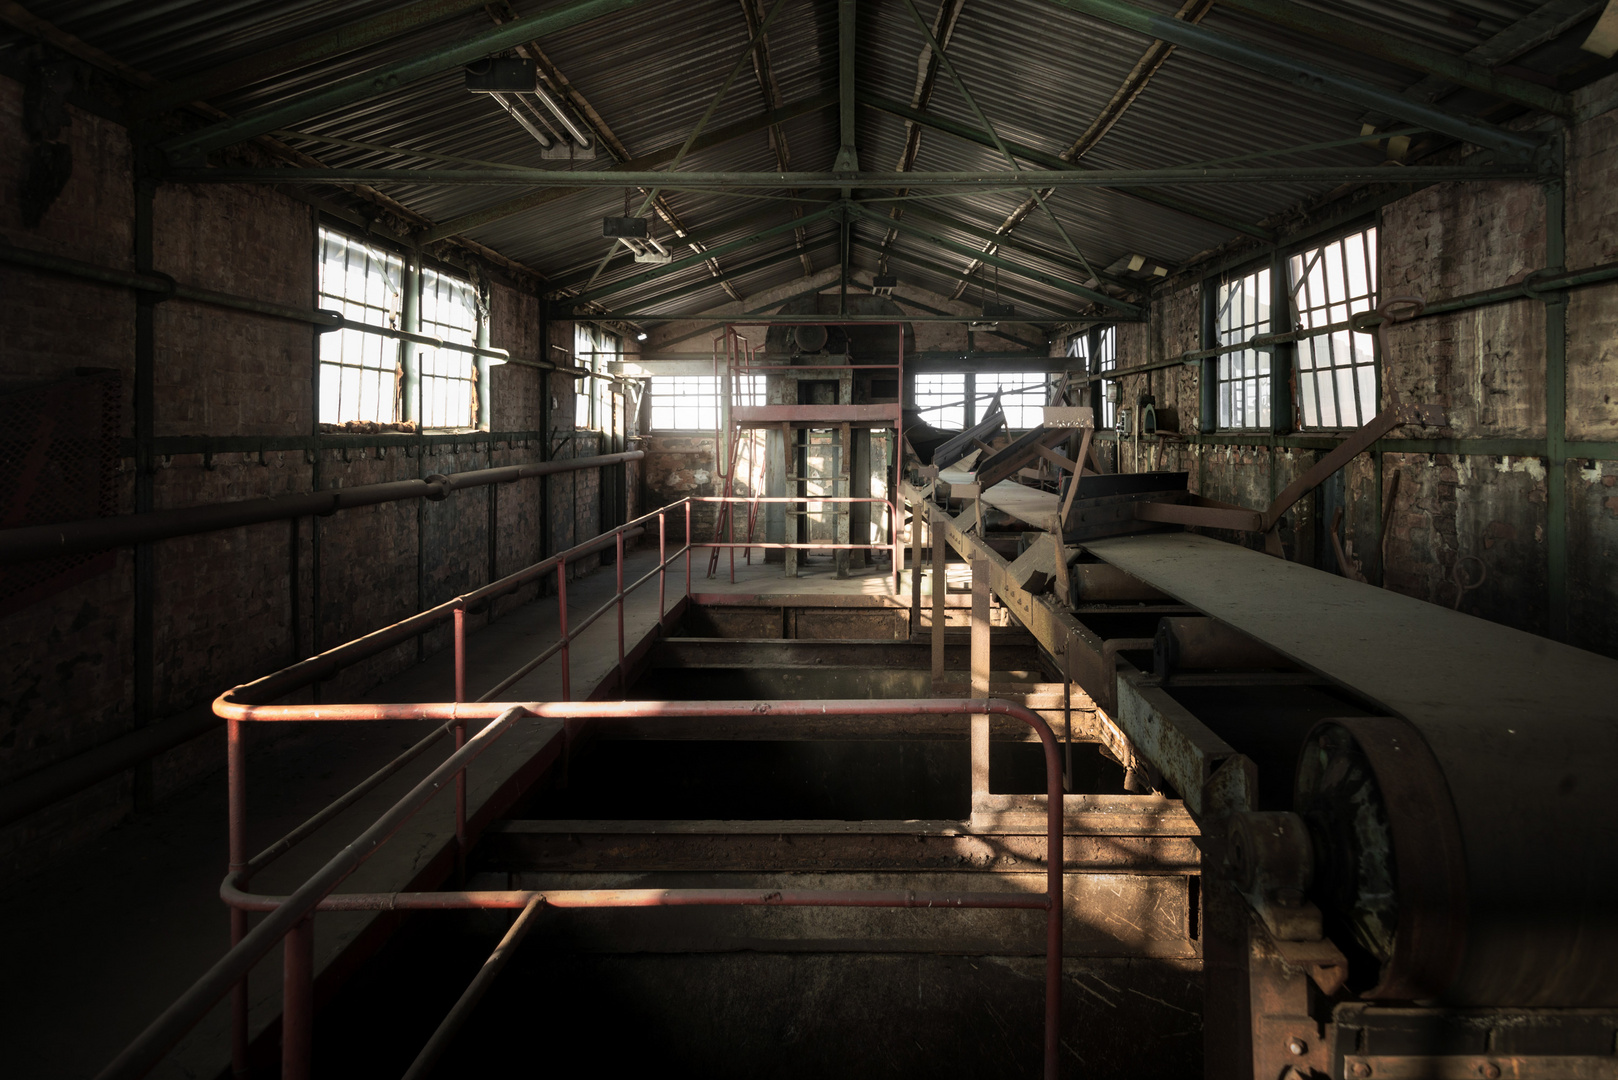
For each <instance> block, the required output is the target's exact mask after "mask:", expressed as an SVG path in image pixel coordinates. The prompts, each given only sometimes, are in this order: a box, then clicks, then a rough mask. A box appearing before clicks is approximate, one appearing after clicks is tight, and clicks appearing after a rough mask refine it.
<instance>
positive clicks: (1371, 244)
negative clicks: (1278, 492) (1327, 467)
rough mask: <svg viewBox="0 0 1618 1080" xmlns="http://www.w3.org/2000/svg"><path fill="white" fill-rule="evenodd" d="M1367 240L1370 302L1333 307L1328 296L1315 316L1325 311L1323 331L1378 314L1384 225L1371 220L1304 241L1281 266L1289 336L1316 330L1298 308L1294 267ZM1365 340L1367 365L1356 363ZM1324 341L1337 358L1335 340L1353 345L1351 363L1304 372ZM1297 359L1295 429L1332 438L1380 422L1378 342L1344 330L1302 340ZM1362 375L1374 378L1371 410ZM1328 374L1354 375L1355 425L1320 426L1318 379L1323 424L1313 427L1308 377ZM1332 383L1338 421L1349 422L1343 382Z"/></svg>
mask: <svg viewBox="0 0 1618 1080" xmlns="http://www.w3.org/2000/svg"><path fill="white" fill-rule="evenodd" d="M1367 235H1368V236H1369V238H1370V239H1369V241H1368V242H1365V243H1362V244H1361V245H1360V247H1361V252H1362V262H1363V265H1364V268H1365V271H1366V283H1367V285H1368V287H1369V292H1368V294H1367V295H1366V296H1364V297H1353V296H1350V297H1347V298H1346V299H1344V300H1343V301H1339V302H1333V301H1332V300H1331V299H1330V296H1329V295H1328V297H1327V303H1325V304H1323V305H1319V307H1318V308H1316V307H1311V308H1310V309H1309V310H1310V311H1314V310H1322V311H1323V312H1324V321H1323V322H1320V323H1318V325H1320V326H1329V325H1331V324H1332V323H1333V322H1342V321H1346V320H1347V319H1348V318H1351V317H1352V316H1353V315H1356V314H1360V313H1362V312H1364V311H1375V310H1376V305H1377V303H1378V302H1379V301H1380V299H1381V285H1382V273H1381V254H1382V246H1381V245H1382V225H1381V221H1380V220H1378V219H1377V218H1370V219H1362V220H1360V221H1357V222H1355V223H1353V224H1351V225H1348V226H1346V227H1342V228H1338V229H1334V230H1332V231H1330V232H1326V233H1322V234H1320V235H1317V236H1313V237H1310V238H1309V239H1308V240H1306V241H1303V242H1301V243H1298V244H1293V245H1291V246H1290V247H1289V248H1288V250H1287V252H1286V254H1285V256H1284V257H1283V258H1282V259H1281V260H1280V262H1281V264H1282V266H1283V267H1284V269H1285V273H1286V276H1285V279H1284V281H1283V284H1282V290H1283V296H1284V297H1285V301H1286V307H1285V313H1286V315H1287V318H1288V329H1289V330H1291V331H1294V332H1299V333H1301V332H1302V331H1303V330H1306V329H1310V328H1311V327H1308V326H1305V325H1304V323H1305V322H1306V321H1311V320H1308V319H1306V316H1305V312H1304V311H1300V310H1299V308H1298V305H1297V303H1296V295H1297V292H1298V289H1299V288H1301V287H1303V286H1302V285H1300V286H1296V287H1295V286H1294V285H1293V282H1292V268H1293V264H1294V262H1295V261H1296V260H1300V259H1302V258H1303V257H1304V256H1305V255H1306V254H1308V253H1309V252H1312V251H1318V252H1320V253H1322V255H1324V253H1325V252H1326V250H1327V249H1328V248H1331V247H1333V246H1334V245H1340V244H1344V242H1345V241H1347V240H1349V239H1350V238H1353V237H1359V236H1367ZM1307 283H1308V279H1307V278H1306V279H1305V282H1304V283H1303V285H1307ZM1328 284H1329V282H1328ZM1328 292H1329V290H1328ZM1360 301H1366V302H1367V306H1366V307H1364V308H1359V309H1356V308H1355V304H1356V303H1357V302H1360ZM1334 307H1342V308H1343V309H1344V312H1343V314H1344V318H1343V319H1336V318H1335V317H1334V315H1333V311H1332V309H1333V308H1334ZM1361 337H1363V338H1364V339H1365V340H1364V346H1365V347H1364V349H1363V354H1364V355H1366V356H1368V357H1369V359H1367V360H1365V361H1363V362H1360V361H1356V360H1355V359H1354V357H1355V356H1357V355H1360V354H1361V352H1362V350H1361V349H1360V348H1358V346H1359V345H1360V339H1361ZM1323 339H1324V340H1325V341H1326V343H1327V347H1328V349H1329V350H1330V353H1331V354H1332V355H1333V356H1334V354H1335V347H1334V345H1333V342H1334V341H1335V340H1346V341H1347V342H1348V346H1349V357H1350V359H1349V363H1347V364H1337V363H1332V364H1329V365H1326V366H1321V365H1319V364H1315V365H1313V366H1311V367H1309V368H1305V367H1304V366H1303V364H1304V357H1305V355H1306V353H1307V354H1310V355H1311V356H1312V355H1313V354H1314V348H1313V345H1314V343H1315V342H1318V341H1321V340H1323ZM1291 353H1292V363H1291V374H1292V378H1291V380H1290V382H1291V390H1292V394H1291V397H1292V402H1291V405H1292V408H1291V414H1290V415H1291V417H1292V423H1293V427H1294V430H1297V431H1319V432H1328V433H1329V432H1340V431H1352V430H1354V429H1355V428H1358V427H1361V426H1363V425H1364V424H1366V423H1367V422H1369V421H1370V420H1371V418H1372V417H1374V416H1376V414H1377V413H1378V412H1379V411H1380V408H1381V401H1382V358H1381V357H1380V356H1378V355H1377V350H1376V341H1375V337H1374V336H1372V335H1360V336H1356V334H1355V332H1354V331H1353V330H1342V331H1337V332H1336V333H1326V334H1311V335H1309V336H1308V337H1300V338H1299V339H1298V340H1297V341H1295V342H1293V343H1292V345H1291ZM1359 369H1368V370H1369V373H1370V384H1371V385H1370V396H1371V401H1370V402H1369V405H1368V406H1367V403H1366V402H1365V401H1364V400H1363V392H1364V388H1363V387H1362V385H1361V383H1360V380H1359V379H1358V378H1357V377H1355V375H1354V372H1355V371H1357V370H1359ZM1322 371H1331V372H1333V373H1335V372H1338V371H1348V372H1349V373H1350V375H1349V378H1350V382H1351V386H1352V391H1353V394H1354V405H1355V413H1356V415H1355V416H1354V417H1353V418H1351V419H1352V421H1353V422H1339V423H1337V424H1324V423H1320V422H1318V421H1319V419H1320V417H1321V416H1322V415H1323V414H1322V412H1321V410H1320V398H1319V395H1318V384H1319V382H1320V380H1318V379H1316V380H1313V381H1314V382H1315V383H1316V389H1317V393H1316V396H1315V404H1316V420H1317V422H1316V423H1308V422H1307V411H1306V408H1305V397H1304V382H1305V376H1306V375H1309V374H1313V373H1315V372H1322ZM1326 381H1327V382H1328V383H1329V384H1330V385H1331V388H1332V397H1333V404H1334V407H1335V410H1336V417H1337V419H1338V420H1339V421H1343V420H1344V410H1343V407H1342V404H1343V403H1342V394H1341V387H1340V386H1339V385H1338V380H1337V379H1336V378H1335V377H1333V378H1332V379H1329V380H1326Z"/></svg>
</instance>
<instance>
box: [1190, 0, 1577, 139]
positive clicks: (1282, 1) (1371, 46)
mask: <svg viewBox="0 0 1618 1080" xmlns="http://www.w3.org/2000/svg"><path fill="white" fill-rule="evenodd" d="M1219 6H1220V7H1221V8H1225V9H1228V10H1231V11H1240V12H1242V13H1243V14H1246V15H1252V16H1254V17H1255V18H1259V19H1263V20H1264V21H1265V22H1267V23H1273V24H1275V25H1276V26H1284V27H1286V28H1287V29H1288V30H1296V31H1298V32H1299V33H1303V34H1307V35H1308V36H1309V37H1312V38H1318V39H1319V40H1321V41H1329V42H1331V43H1332V44H1334V45H1341V46H1343V47H1344V48H1347V49H1353V50H1354V51H1355V52H1358V53H1364V54H1365V55H1366V56H1375V57H1377V58H1378V59H1381V60H1388V61H1391V62H1393V63H1395V64H1398V65H1399V66H1400V67H1403V68H1408V69H1410V70H1411V71H1419V72H1421V73H1422V74H1423V75H1434V76H1437V77H1438V78H1441V79H1444V80H1447V81H1448V82H1452V83H1455V84H1457V85H1459V86H1469V87H1471V88H1472V89H1474V90H1482V91H1484V92H1485V93H1489V94H1493V95H1494V96H1496V97H1500V98H1504V99H1506V100H1507V101H1514V102H1517V103H1518V104H1520V105H1527V106H1529V107H1530V108H1534V109H1541V110H1543V111H1545V112H1548V113H1553V114H1555V115H1557V116H1567V115H1568V114H1569V113H1571V112H1572V111H1573V99H1572V98H1571V97H1569V96H1568V95H1567V94H1561V93H1558V92H1557V91H1555V90H1552V89H1551V88H1550V87H1548V86H1541V85H1540V84H1538V83H1533V82H1529V81H1528V80H1527V79H1519V78H1516V77H1514V76H1511V75H1502V74H1500V73H1499V72H1496V71H1494V70H1492V69H1490V68H1487V67H1485V66H1483V65H1482V64H1476V63H1473V62H1472V61H1470V60H1468V59H1466V58H1465V57H1464V56H1455V55H1452V54H1450V53H1446V52H1442V51H1440V50H1438V49H1429V48H1428V47H1427V46H1425V45H1418V44H1416V43H1415V42H1413V41H1406V40H1404V39H1403V38H1399V37H1395V36H1393V35H1391V34H1385V33H1381V32H1379V31H1377V30H1376V29H1374V28H1372V27H1369V26H1365V25H1362V24H1360V23H1356V22H1352V21H1350V20H1348V19H1344V18H1340V17H1339V16H1336V15H1333V14H1331V13H1330V12H1327V11H1322V10H1321V9H1320V8H1318V7H1307V8H1306V7H1303V6H1301V5H1299V4H1296V3H1292V2H1291V0H1219Z"/></svg>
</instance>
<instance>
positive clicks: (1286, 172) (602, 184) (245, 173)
mask: <svg viewBox="0 0 1618 1080" xmlns="http://www.w3.org/2000/svg"><path fill="white" fill-rule="evenodd" d="M1544 175H1545V174H1543V173H1542V172H1541V171H1540V170H1538V169H1536V168H1534V167H1532V166H1527V165H1521V166H1517V165H1407V166H1404V167H1402V168H1397V169H1394V168H1388V167H1386V166H1383V165H1369V166H1367V165H1323V166H1308V167H1298V168H1287V167H1284V166H1276V167H1272V168H1213V167H1203V166H1185V167H1171V168H1166V169H1095V170H1093V171H1089V172H1070V171H1048V170H1036V169H1025V170H1023V171H1022V172H1016V173H1014V172H1011V171H1010V170H999V171H997V170H993V169H984V170H978V171H962V172H862V173H857V174H855V175H854V176H839V175H838V174H837V173H829V172H785V173H780V172H775V173H772V172H685V171H681V172H621V173H615V172H606V171H594V170H592V171H582V170H579V171H575V170H569V169H363V168H346V167H343V168H327V169H304V168H285V169H248V168H218V169H203V168H174V169H169V170H168V171H167V172H166V173H164V174H163V179H165V180H169V181H172V182H174V183H180V184H209V183H213V184H429V185H452V186H456V185H471V186H492V187H517V188H522V187H589V188H607V189H609V190H614V191H616V190H619V189H622V188H626V187H645V188H659V189H661V190H663V191H682V190H693V189H694V190H701V191H714V192H724V191H726V190H734V191H747V190H764V191H780V190H786V189H790V188H818V189H826V188H833V189H835V188H842V187H847V186H848V185H849V183H850V181H852V182H853V185H854V186H855V187H857V188H894V189H904V188H917V187H924V188H961V189H963V194H964V193H970V192H971V191H976V190H980V189H983V188H993V189H997V190H1007V191H1013V190H1014V191H1026V190H1031V189H1033V188H1047V187H1140V188H1150V187H1157V186H1160V185H1169V186H1178V185H1182V184H1275V183H1294V184H1308V183H1322V184H1328V183H1329V184H1440V183H1450V182H1458V181H1466V180H1481V181H1502V180H1504V181H1520V180H1540V179H1544Z"/></svg>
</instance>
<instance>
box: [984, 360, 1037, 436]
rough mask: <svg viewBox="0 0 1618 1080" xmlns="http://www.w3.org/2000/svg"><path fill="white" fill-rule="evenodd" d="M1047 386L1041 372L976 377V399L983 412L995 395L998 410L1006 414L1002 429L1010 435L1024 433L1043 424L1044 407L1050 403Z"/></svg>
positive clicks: (1019, 372) (1004, 373)
mask: <svg viewBox="0 0 1618 1080" xmlns="http://www.w3.org/2000/svg"><path fill="white" fill-rule="evenodd" d="M1050 386H1051V376H1050V375H1049V374H1047V373H1046V372H1043V371H1018V372H1000V373H997V374H992V375H979V376H978V378H977V398H978V400H979V401H981V402H983V405H984V408H987V407H988V403H989V402H990V401H992V400H993V399H994V395H995V393H996V392H997V391H998V392H999V394H1000V408H1001V409H1002V410H1003V411H1004V412H1005V414H1006V426H1007V427H1009V428H1011V429H1012V430H1013V431H1028V430H1030V429H1032V428H1036V427H1038V426H1039V425H1040V424H1041V423H1043V422H1044V419H1045V405H1046V404H1047V403H1048V402H1049V401H1050Z"/></svg>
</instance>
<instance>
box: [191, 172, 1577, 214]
mask: <svg viewBox="0 0 1618 1080" xmlns="http://www.w3.org/2000/svg"><path fill="white" fill-rule="evenodd" d="M1548 168H1549V166H1548V165H1547V164H1544V163H1537V164H1502V165H1493V164H1480V165H1472V164H1461V165H1408V166H1403V167H1400V168H1389V167H1387V166H1385V165H1382V164H1378V165H1315V166H1299V167H1296V168H1293V167H1287V166H1269V167H1264V168H1247V167H1214V166H1203V165H1176V166H1170V167H1168V168H1165V169H1094V170H1083V169H1081V170H1066V169H1064V170H1054V169H1025V170H1024V171H1022V172H1016V173H1014V172H1011V171H1009V170H992V169H991V170H974V171H960V172H918V173H888V172H871V173H856V174H855V175H854V176H853V177H848V176H842V175H839V174H837V173H829V172H790V173H776V172H696V171H691V172H684V171H682V172H621V173H616V172H609V171H606V170H588V171H586V170H559V169H518V168H512V169H507V168H500V169H368V168H350V167H348V166H341V167H334V168H327V169H305V168H286V169H255V168H236V167H222V168H173V169H169V170H168V171H167V172H165V173H164V174H163V179H165V180H169V181H172V182H174V183H179V184H432V185H450V186H462V185H474V186H492V187H517V188H525V187H543V188H559V187H577V188H603V189H606V190H609V191H617V190H621V189H623V188H626V187H657V188H662V189H663V190H665V191H704V192H724V191H727V190H730V191H779V190H781V189H783V188H789V187H800V188H831V189H836V188H841V187H843V186H845V185H847V183H848V182H849V180H850V179H852V180H853V181H854V183H855V185H856V186H858V187H867V188H887V189H894V188H905V187H929V188H941V187H942V188H959V189H964V190H962V191H961V193H962V194H967V193H969V192H974V191H982V190H985V189H988V190H1014V191H1026V190H1028V189H1030V188H1035V187H1129V188H1137V187H1140V188H1151V187H1158V186H1160V185H1170V186H1177V185H1181V184H1277V183H1297V184H1308V183H1333V184H1438V183H1448V182H1451V181H1459V180H1483V181H1502V180H1505V181H1515V180H1537V179H1541V178H1543V177H1544V176H1546V175H1549V173H1548V172H1546V170H1547V169H1548ZM804 220H805V221H807V220H808V219H807V218H805V219H804Z"/></svg>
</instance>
